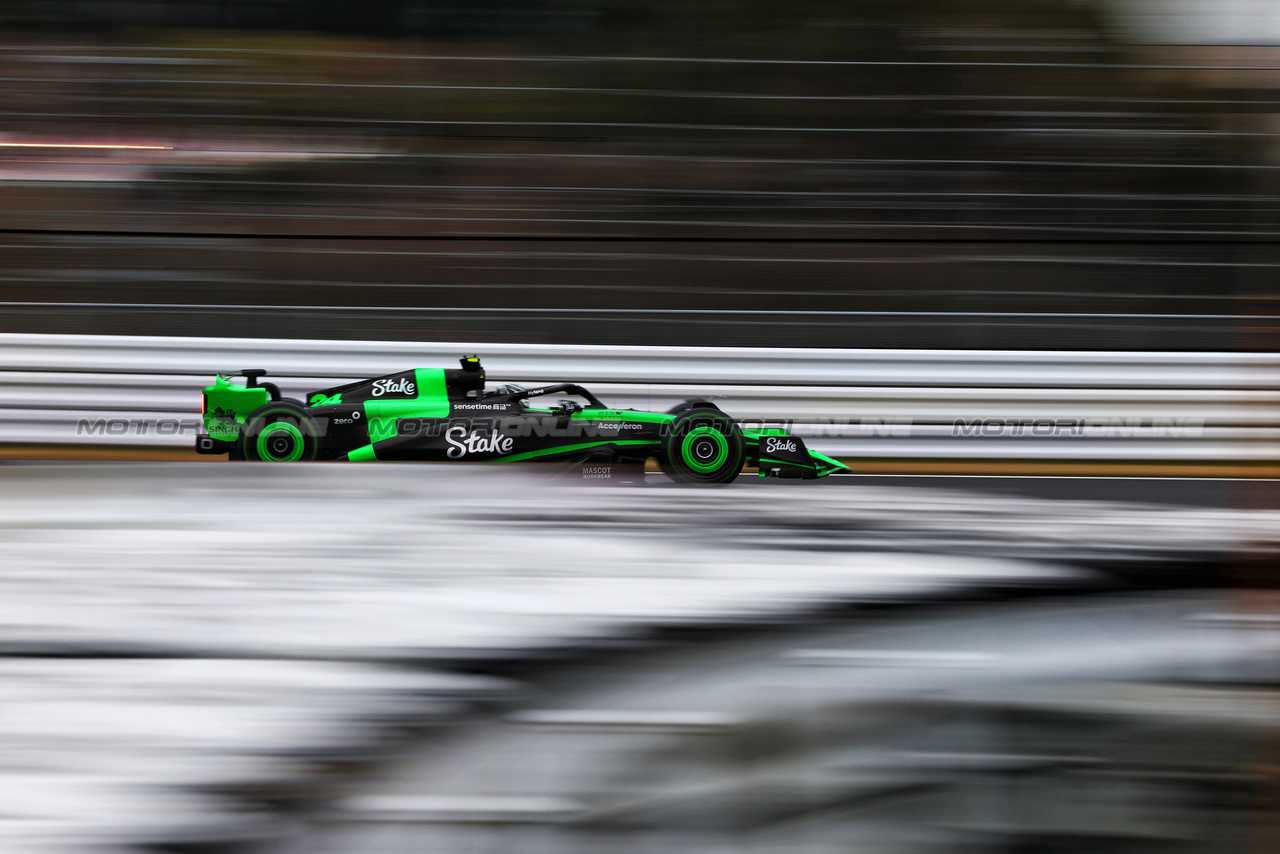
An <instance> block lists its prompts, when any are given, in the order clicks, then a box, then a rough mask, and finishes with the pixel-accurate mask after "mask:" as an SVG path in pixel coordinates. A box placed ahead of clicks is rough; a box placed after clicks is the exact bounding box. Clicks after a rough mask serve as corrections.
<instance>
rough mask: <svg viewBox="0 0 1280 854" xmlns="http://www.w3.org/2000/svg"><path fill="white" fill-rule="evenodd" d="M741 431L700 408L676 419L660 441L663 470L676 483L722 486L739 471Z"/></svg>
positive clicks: (742, 452) (724, 417) (742, 449)
mask: <svg viewBox="0 0 1280 854" xmlns="http://www.w3.org/2000/svg"><path fill="white" fill-rule="evenodd" d="M745 455H746V450H745V447H744V443H743V440H742V431H741V430H740V429H738V425H737V424H736V423H735V422H734V420H733V419H732V418H730V417H729V416H728V415H725V414H724V413H723V412H721V411H720V410H718V409H713V408H710V407H699V408H696V409H688V410H685V411H684V412H681V413H680V414H679V415H678V416H676V420H675V421H674V422H673V423H672V425H671V429H670V431H669V432H668V433H667V435H666V436H664V437H663V439H662V458H661V459H660V460H659V462H660V464H661V466H662V470H663V471H664V472H666V474H667V476H668V477H670V478H671V479H672V480H674V481H676V482H677V483H687V484H693V485H697V486H721V485H723V484H726V483H731V482H732V481H733V480H734V479H735V478H737V476H738V474H739V473H740V472H741V471H742V462H743V459H744V458H745Z"/></svg>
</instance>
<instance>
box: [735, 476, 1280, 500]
mask: <svg viewBox="0 0 1280 854" xmlns="http://www.w3.org/2000/svg"><path fill="white" fill-rule="evenodd" d="M742 479H743V480H745V479H746V478H742ZM759 479H760V480H763V478H759ZM830 480H831V482H832V483H838V484H840V486H842V487H843V486H849V485H858V486H893V487H902V488H921V489H953V490H965V491H968V492H973V493H976V494H977V496H981V495H983V494H998V495H1004V496H1025V497H1028V498H1048V499H1057V500H1062V501H1137V502H1152V503H1156V504H1176V505H1186V506H1191V507H1221V508H1269V509H1273V508H1280V479H1275V478H1217V477H1214V478H1208V477H1045V476H1023V477H1018V476H1007V475H990V476H975V475H868V474H845V475H833V476H832V477H831V478H830Z"/></svg>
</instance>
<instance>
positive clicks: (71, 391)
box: [0, 334, 1280, 461]
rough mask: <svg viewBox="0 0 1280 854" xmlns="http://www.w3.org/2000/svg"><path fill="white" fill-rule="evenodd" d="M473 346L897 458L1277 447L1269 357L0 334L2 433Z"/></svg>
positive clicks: (171, 417)
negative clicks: (250, 370) (235, 373)
mask: <svg viewBox="0 0 1280 854" xmlns="http://www.w3.org/2000/svg"><path fill="white" fill-rule="evenodd" d="M464 353H479V354H480V355H481V356H482V357H483V358H484V362H485V367H486V371H487V374H488V377H489V379H490V380H491V381H501V382H523V383H543V382H549V381H558V380H565V381H576V382H582V383H589V384H591V386H592V388H593V390H594V391H596V393H597V394H598V395H599V396H600V397H601V398H603V399H604V400H605V401H606V402H608V403H609V404H610V405H613V406H617V407H619V408H627V407H635V408H642V409H647V408H652V409H663V408H666V407H668V406H670V405H671V404H672V403H675V402H677V401H679V400H682V399H685V398H688V397H695V396H705V397H712V398H713V399H715V400H716V402H717V403H718V404H719V405H720V406H721V407H722V408H723V409H725V410H726V411H727V412H729V413H730V414H732V415H734V416H735V417H737V418H740V419H744V420H753V421H765V422H769V423H774V424H777V423H779V422H786V426H788V427H789V428H790V429H791V430H793V432H795V433H796V434H797V435H800V436H802V437H804V438H805V439H806V440H807V441H808V442H809V444H811V445H812V446H813V447H814V448H815V449H818V450H821V451H823V452H825V453H829V454H835V455H840V456H845V457H869V458H906V459H936V458H947V459H1010V460H1013V459H1041V460H1043V459H1068V460H1078V461H1083V460H1122V459H1131V460H1153V461H1162V460H1163V461H1179V460H1205V461H1252V460H1262V461H1266V460H1275V459H1280V354H1234V353H1127V352H1123V353H1122V352H1116V353H1107V352H1053V351H1045V352H1041V351H982V350H829V349H790V348H789V349H778V348H759V349H754V348H694V347H576V346H568V345H544V344H475V343H430V344H414V343H403V342H365V341H315V340H286V339H219V338H165V337H131V336H79V335H22V334H8V335H0V442H6V443H54V444H62V443H66V444H113V445H135V446H136V445H143V446H155V447H181V446H187V445H190V444H191V441H192V436H193V435H194V432H195V431H196V430H197V429H198V427H197V426H196V425H197V424H198V419H199V412H198V406H199V390H200V388H201V387H202V386H204V385H206V384H207V383H208V382H209V380H210V378H211V376H212V375H213V374H214V373H215V372H216V371H219V370H224V371H225V370H236V369H240V368H247V367H260V368H265V369H267V370H268V371H270V373H271V377H272V379H273V381H275V382H276V383H277V384H278V385H279V386H280V387H281V390H282V391H283V392H284V393H285V394H286V396H298V397H300V396H302V395H303V394H304V393H305V392H307V391H309V390H313V389H315V388H322V387H325V386H326V385H334V384H337V383H339V382H343V381H346V380H349V379H351V378H358V377H365V376H376V375H379V374H383V373H391V372H394V371H398V370H403V369H405V368H407V367H414V366H429V365H437V364H439V365H444V364H449V363H451V362H452V360H454V359H456V358H457V357H458V356H459V355H461V354H464Z"/></svg>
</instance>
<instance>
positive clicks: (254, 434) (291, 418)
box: [239, 400, 322, 463]
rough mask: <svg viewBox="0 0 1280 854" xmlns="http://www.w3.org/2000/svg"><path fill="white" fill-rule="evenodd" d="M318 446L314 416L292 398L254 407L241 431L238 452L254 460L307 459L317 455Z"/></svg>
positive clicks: (272, 461) (283, 460) (277, 461)
mask: <svg viewBox="0 0 1280 854" xmlns="http://www.w3.org/2000/svg"><path fill="white" fill-rule="evenodd" d="M321 446H322V440H321V437H320V431H319V430H318V429H316V422H315V419H313V418H312V417H311V415H310V414H309V413H308V412H307V411H306V409H305V408H304V407H303V406H302V404H300V403H296V402H294V401H292V400H281V401H277V402H274V403H268V404H267V405H266V406H263V407H261V408H259V409H257V410H255V411H254V412H253V414H252V415H250V416H249V417H248V419H246V420H245V423H244V428H243V429H242V430H241V431H240V445H239V451H240V454H241V455H242V456H243V458H244V459H246V460H250V461H253V462H264V463H292V462H308V461H311V460H315V459H318V458H319V457H320V451H321Z"/></svg>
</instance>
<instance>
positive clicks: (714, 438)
mask: <svg viewBox="0 0 1280 854" xmlns="http://www.w3.org/2000/svg"><path fill="white" fill-rule="evenodd" d="M680 455H681V456H682V457H683V458H684V462H685V465H687V466H689V468H691V469H693V470H694V471H696V472H701V473H703V474H705V473H707V472H712V471H715V470H716V469H718V468H720V466H722V465H724V462H725V460H727V459H729V440H728V439H726V438H725V436H724V434H723V433H721V432H720V431H719V430H717V429H715V428H714V427H697V428H694V429H693V430H690V431H689V434H688V435H687V436H685V437H684V439H683V440H682V441H681V442H680Z"/></svg>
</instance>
